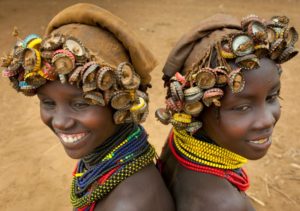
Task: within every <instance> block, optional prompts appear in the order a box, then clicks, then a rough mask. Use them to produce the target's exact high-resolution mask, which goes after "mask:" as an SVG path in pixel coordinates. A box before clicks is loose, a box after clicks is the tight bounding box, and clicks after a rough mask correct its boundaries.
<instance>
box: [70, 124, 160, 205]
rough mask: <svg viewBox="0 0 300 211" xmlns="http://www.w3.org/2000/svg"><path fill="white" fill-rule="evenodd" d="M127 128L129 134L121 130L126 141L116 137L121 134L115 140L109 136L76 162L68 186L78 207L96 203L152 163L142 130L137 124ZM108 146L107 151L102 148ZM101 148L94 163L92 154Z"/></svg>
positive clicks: (150, 153)
mask: <svg viewBox="0 0 300 211" xmlns="http://www.w3.org/2000/svg"><path fill="white" fill-rule="evenodd" d="M127 129H130V133H128V132H127V133H123V135H124V134H127V136H126V138H125V140H124V139H119V137H120V136H123V135H116V136H115V137H117V138H118V139H115V138H113V139H110V140H109V141H107V142H106V143H105V144H104V145H103V147H101V148H98V149H97V152H95V153H93V156H91V155H89V156H87V159H86V160H85V159H82V160H80V161H79V162H78V165H77V166H76V168H75V170H74V173H73V176H74V177H73V181H72V187H71V203H72V205H73V206H74V207H75V208H79V209H78V210H85V209H86V207H88V206H95V203H96V202H97V201H98V200H101V199H102V198H103V197H105V196H106V195H107V194H108V193H110V191H112V190H113V189H114V188H115V187H116V186H117V185H118V184H119V183H121V182H122V181H123V180H125V179H126V178H128V177H129V176H131V175H133V174H134V173H136V172H138V171H139V170H141V169H143V168H144V167H146V166H147V165H149V164H151V163H152V162H153V159H154V156H155V151H154V148H153V147H152V146H151V145H150V144H149V143H148V141H147V134H146V132H145V131H144V129H143V128H142V127H141V126H137V125H134V127H131V128H127ZM117 134H119V133H117ZM116 143H117V144H116ZM108 145H109V146H110V149H109V150H107V148H105V147H107V146H108ZM101 151H105V152H107V153H106V154H102V155H101V160H100V161H99V162H98V163H95V160H97V159H96V158H95V156H97V155H99V154H100V153H99V152H101ZM93 157H94V158H93ZM87 160H89V161H92V163H93V165H90V166H89V167H87V166H88V165H86V161H87Z"/></svg>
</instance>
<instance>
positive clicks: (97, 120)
mask: <svg viewBox="0 0 300 211" xmlns="http://www.w3.org/2000/svg"><path fill="white" fill-rule="evenodd" d="M78 120H79V121H80V122H82V123H84V124H85V125H86V127H88V128H90V129H92V130H102V131H103V129H105V128H110V127H111V126H112V125H113V121H112V120H113V119H112V112H111V111H110V110H109V109H106V108H99V109H94V110H92V111H90V112H85V113H83V114H82V115H81V116H80V117H78Z"/></svg>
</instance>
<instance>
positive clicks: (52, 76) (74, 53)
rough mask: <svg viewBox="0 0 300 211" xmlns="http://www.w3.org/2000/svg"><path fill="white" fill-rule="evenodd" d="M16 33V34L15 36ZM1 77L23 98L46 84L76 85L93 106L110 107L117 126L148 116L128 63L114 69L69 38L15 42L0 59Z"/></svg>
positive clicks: (35, 37) (145, 99)
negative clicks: (5, 78) (6, 79)
mask: <svg viewBox="0 0 300 211" xmlns="http://www.w3.org/2000/svg"><path fill="white" fill-rule="evenodd" d="M17 34H18V33H17V32H16V31H15V36H18V35H17ZM0 66H1V67H3V71H2V75H3V76H4V77H8V78H9V79H10V81H11V84H12V86H13V87H14V88H15V89H16V90H17V91H18V92H22V93H23V94H24V95H26V96H33V95H35V94H36V91H37V88H38V87H40V86H42V85H44V84H45V83H47V81H54V80H60V81H61V83H63V84H64V83H69V84H71V85H76V86H77V87H78V88H81V89H82V90H83V97H84V99H85V100H86V101H87V102H88V103H89V104H92V105H100V106H107V105H111V107H112V108H114V109H115V110H116V111H115V113H114V121H115V123H116V124H122V123H129V122H136V123H141V122H144V121H145V120H146V117H147V115H148V96H147V94H146V93H145V92H142V91H141V90H138V89H139V86H140V82H141V79H140V76H139V75H138V74H137V73H136V72H135V70H134V68H133V66H132V65H131V64H130V63H129V62H122V63H120V64H119V65H118V66H117V67H113V66H111V65H109V64H107V63H105V62H103V61H100V59H99V58H97V57H96V56H94V55H93V54H92V53H90V52H89V51H88V49H86V48H85V47H84V46H83V45H82V43H81V42H80V41H79V40H78V39H76V38H75V37H72V36H64V35H62V34H52V35H49V36H48V37H46V38H44V39H42V38H41V37H39V36H38V35H36V34H30V35H29V36H27V37H26V38H25V39H24V40H21V39H20V38H18V41H17V43H16V45H15V46H14V48H13V50H12V51H11V53H10V54H9V55H7V56H5V57H2V58H1V64H0Z"/></svg>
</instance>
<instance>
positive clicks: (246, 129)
mask: <svg viewBox="0 0 300 211" xmlns="http://www.w3.org/2000/svg"><path fill="white" fill-rule="evenodd" d="M243 74H244V77H245V81H246V84H245V88H244V90H243V91H242V92H240V93H236V94H234V93H232V92H231V91H230V89H229V87H226V90H225V94H224V97H223V98H222V100H221V104H222V105H221V107H220V109H219V111H218V110H217V109H216V108H215V107H213V106H211V107H209V108H208V109H207V110H206V111H205V112H203V115H202V117H201V118H202V121H203V130H204V132H205V133H206V134H207V136H208V137H210V138H211V139H212V140H214V141H215V142H216V143H217V144H218V145H219V146H221V147H223V148H226V149H228V150H230V151H232V152H235V153H237V154H239V155H241V156H243V157H245V158H248V159H252V160H255V159H259V158H261V157H263V156H264V155H265V154H266V152H267V150H268V148H269V147H270V145H271V142H272V140H271V135H272V132H273V129H274V126H275V124H276V122H277V121H278V119H279V117H280V104H279V101H278V96H279V91H280V77H279V73H278V68H277V66H276V65H275V63H274V62H273V61H272V60H270V59H266V58H263V59H261V60H260V67H259V68H257V69H253V70H243Z"/></svg>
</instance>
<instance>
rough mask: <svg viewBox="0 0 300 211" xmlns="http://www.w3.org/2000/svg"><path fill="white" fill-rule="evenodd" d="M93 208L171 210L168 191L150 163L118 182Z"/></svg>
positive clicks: (138, 210) (133, 210)
mask: <svg viewBox="0 0 300 211" xmlns="http://www.w3.org/2000/svg"><path fill="white" fill-rule="evenodd" d="M95 210H96V211H97V210H101V211H106V210H107V211H120V210H122V211H140V210H143V211H148V210H149V211H150V210H151V211H152V210H157V211H160V210H161V211H172V210H175V208H174V205H173V201H172V198H171V195H170V193H169V192H168V190H167V188H166V187H165V185H164V183H163V180H162V178H161V176H160V174H159V172H158V170H157V169H156V168H155V166H154V165H153V164H152V165H150V166H148V167H146V168H144V169H143V170H141V171H139V172H137V173H136V174H134V175H132V176H131V177H129V178H127V179H126V180H125V181H123V182H122V183H121V184H119V185H118V186H117V187H116V188H115V189H114V190H113V191H112V192H111V193H110V194H109V195H108V196H107V197H106V198H105V199H103V200H101V201H99V202H98V204H97V206H96V208H95Z"/></svg>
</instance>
